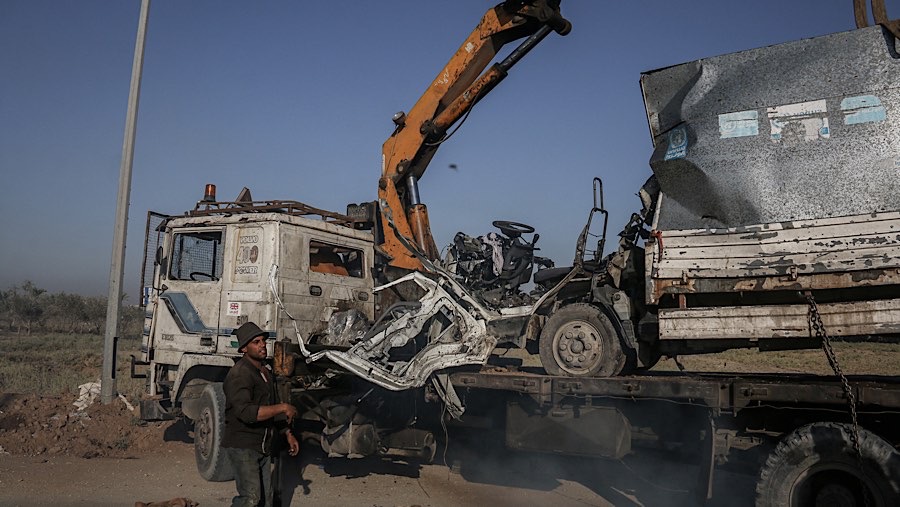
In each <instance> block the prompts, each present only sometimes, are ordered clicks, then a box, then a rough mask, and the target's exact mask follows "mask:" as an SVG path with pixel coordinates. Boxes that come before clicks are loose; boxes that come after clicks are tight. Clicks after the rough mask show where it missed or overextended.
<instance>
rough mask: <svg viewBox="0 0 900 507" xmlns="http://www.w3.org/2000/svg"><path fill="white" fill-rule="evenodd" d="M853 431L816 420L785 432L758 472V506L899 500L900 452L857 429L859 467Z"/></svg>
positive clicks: (877, 505) (884, 504) (883, 505)
mask: <svg viewBox="0 0 900 507" xmlns="http://www.w3.org/2000/svg"><path fill="white" fill-rule="evenodd" d="M852 431H853V430H852V426H851V425H849V424H839V423H831V422H819V423H813V424H809V425H806V426H803V427H800V428H798V429H797V430H795V431H794V432H793V433H791V434H790V435H788V436H787V437H785V438H784V439H783V440H782V441H781V442H780V443H779V444H778V446H777V447H776V448H775V450H774V451H772V453H771V454H770V455H769V457H768V459H767V460H766V464H765V465H764V466H763V468H762V470H761V471H760V475H759V482H758V483H757V484H756V505H757V507H774V506H782V505H791V506H805V505H836V506H859V507H862V506H864V505H865V506H871V507H888V506H891V505H900V453H898V452H897V451H896V450H894V448H893V446H891V445H890V444H889V443H887V442H885V441H884V440H882V439H881V438H879V437H878V436H876V435H875V434H873V433H871V432H869V431H866V430H864V429H860V430H859V439H860V442H859V444H860V450H861V451H862V467H860V460H859V458H858V456H857V454H856V450H855V449H854V448H853V444H852V443H851V440H850V435H851V434H852V433H851V432H852Z"/></svg>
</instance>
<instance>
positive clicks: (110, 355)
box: [100, 0, 150, 405]
mask: <svg viewBox="0 0 900 507" xmlns="http://www.w3.org/2000/svg"><path fill="white" fill-rule="evenodd" d="M149 13H150V0H141V14H140V18H139V20H138V30H137V41H136V42H135V44H134V61H133V63H132V66H131V88H130V90H129V92H128V112H127V113H126V115H125V140H124V141H123V143H122V165H121V166H120V168H119V196H118V198H117V200H116V222H115V224H114V226H113V244H112V256H111V258H110V266H109V295H108V296H107V306H106V334H105V336H104V339H103V376H102V378H101V381H100V401H102V402H103V404H104V405H109V404H110V403H112V401H113V398H114V397H115V396H116V342H117V341H118V339H119V327H120V324H119V313H121V310H122V279H123V277H124V267H125V237H126V232H127V228H128V204H129V200H130V198H131V166H132V163H133V162H134V135H135V131H136V128H137V111H138V99H139V98H140V95H141V71H142V69H143V67H144V41H145V40H146V38H147V17H148V15H149Z"/></svg>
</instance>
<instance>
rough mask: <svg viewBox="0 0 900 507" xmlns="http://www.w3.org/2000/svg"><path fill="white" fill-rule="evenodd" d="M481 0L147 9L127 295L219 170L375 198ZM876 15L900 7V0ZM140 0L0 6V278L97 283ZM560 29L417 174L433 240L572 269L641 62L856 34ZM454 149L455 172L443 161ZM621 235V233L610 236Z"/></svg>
mask: <svg viewBox="0 0 900 507" xmlns="http://www.w3.org/2000/svg"><path fill="white" fill-rule="evenodd" d="M494 3H495V2H492V1H490V0H456V1H452V2H446V1H444V2H438V1H425V0H386V1H378V2H371V1H366V2H348V1H345V2H300V1H268V2H237V1H208V0H207V1H176V0H155V1H154V2H153V4H152V6H151V12H150V23H149V29H148V38H147V48H146V54H145V62H144V78H143V84H142V95H141V103H140V111H139V116H138V129H137V144H136V151H135V159H134V179H133V188H132V194H131V211H130V215H129V228H128V247H127V261H126V278H125V289H126V291H127V292H128V294H129V298H128V301H131V302H135V301H137V300H138V294H137V290H138V289H137V286H138V281H139V268H140V266H139V264H140V259H141V257H140V256H141V250H142V245H143V229H144V219H145V214H146V211H147V210H148V209H152V210H156V211H160V212H164V213H172V214H178V213H181V212H183V211H185V210H187V209H189V208H191V207H193V205H194V203H195V202H196V201H197V200H198V199H199V198H200V197H202V192H203V186H204V184H206V183H215V184H216V185H217V186H218V191H219V198H220V199H230V198H233V197H236V196H237V193H238V192H239V191H240V189H241V187H243V186H247V187H249V188H250V189H251V190H252V192H253V196H254V197H255V198H257V199H293V200H299V201H304V202H307V203H309V204H312V205H314V206H318V207H322V208H327V209H333V210H335V211H343V210H344V207H345V205H346V204H347V203H348V202H361V201H368V200H372V199H374V198H375V196H376V183H377V180H378V176H379V173H380V163H381V154H380V150H381V144H382V142H383V141H384V140H385V139H386V138H387V137H388V136H389V135H390V133H391V128H392V124H391V121H390V118H391V115H393V114H394V113H395V112H396V111H399V110H408V109H409V108H410V107H411V106H412V105H413V104H414V103H415V101H416V100H417V99H418V97H419V95H420V94H421V93H422V91H423V90H424V89H425V87H426V86H427V85H428V84H429V83H430V82H431V80H432V79H433V78H434V76H435V75H436V74H437V72H438V71H439V70H440V69H441V68H442V67H443V65H444V64H445V63H446V61H447V59H448V58H449V57H450V55H451V54H452V53H453V52H454V51H455V50H456V48H457V47H458V46H459V44H460V43H461V42H462V40H463V39H464V37H465V36H466V35H467V34H468V33H469V31H470V30H471V29H472V28H473V27H474V26H475V24H476V22H477V21H478V20H479V19H480V17H481V15H482V14H483V13H484V11H485V10H486V9H487V8H489V7H490V6H492V5H493V4H494ZM887 4H888V12H889V13H890V14H892V15H893V16H894V17H897V16H898V15H900V5H898V4H900V0H889V1H888V2H887ZM139 9H140V1H139V0H81V1H78V2H64V1H51V0H2V1H0V171H2V175H3V181H4V184H3V197H2V199H0V212H2V216H3V217H4V218H5V221H6V223H5V224H4V225H3V227H0V245H2V248H0V266H2V267H0V288H8V287H9V286H11V285H13V284H17V283H20V282H22V281H24V280H26V279H30V280H33V281H34V282H35V283H37V284H38V285H39V286H41V287H44V288H46V289H49V290H51V291H60V290H64V291H68V292H77V293H82V294H91V295H102V294H105V293H106V286H107V282H108V278H109V260H110V252H111V248H112V231H113V218H114V210H115V203H116V192H117V187H118V177H119V165H120V160H121V150H122V135H123V134H122V133H123V126H124V122H125V109H126V103H127V98H128V86H129V79H130V74H131V62H132V55H133V51H134V43H135V35H136V28H137V22H138V13H139ZM562 11H563V14H564V15H565V16H566V17H567V18H568V19H569V20H570V21H571V22H572V24H573V30H572V33H571V34H570V35H568V36H567V37H560V36H558V35H556V34H551V35H550V36H549V37H548V38H547V39H546V40H545V41H544V42H543V43H542V44H541V45H539V46H538V47H537V48H536V49H535V50H534V51H533V52H532V53H531V54H530V55H528V56H527V57H526V58H525V59H524V60H523V61H522V62H520V64H519V65H518V66H516V67H515V68H513V70H512V72H511V73H510V76H509V77H508V78H507V79H506V80H505V81H504V82H503V83H502V84H501V85H500V86H499V87H498V88H497V89H495V90H494V91H493V93H492V94H491V95H489V96H488V97H487V98H486V99H485V100H483V101H482V102H481V103H480V104H479V105H478V106H477V107H476V108H475V110H474V112H473V113H472V115H471V117H470V118H469V119H468V121H467V122H466V124H465V125H463V127H462V128H461V129H460V130H459V132H458V133H457V134H456V135H455V136H454V137H453V139H452V140H451V141H449V142H447V143H445V144H444V145H443V147H442V148H441V150H440V151H439V152H438V154H437V156H436V157H435V159H434V161H433V162H432V164H431V167H430V169H429V171H428V172H427V173H426V174H425V176H424V178H423V179H422V181H421V182H420V191H421V194H422V198H423V201H424V202H425V203H427V204H428V206H429V212H430V215H431V218H432V226H433V228H434V235H435V239H436V241H437V243H438V246H439V247H443V246H444V245H446V244H447V243H448V242H449V241H450V240H451V239H452V237H453V234H454V233H455V232H456V231H458V230H461V231H465V232H467V233H469V234H473V235H477V234H482V233H485V232H488V231H489V230H491V225H490V224H491V221H493V220H495V219H505V220H514V221H519V222H525V223H529V224H532V225H534V226H535V227H536V228H537V231H538V232H539V233H540V234H541V240H540V241H539V243H538V245H539V246H541V247H542V251H541V254H543V255H545V256H549V257H551V258H553V259H554V260H556V261H557V264H559V265H562V264H566V263H568V262H570V260H571V258H572V256H573V253H574V244H575V240H576V236H577V234H578V232H579V230H580V228H581V227H582V226H583V223H584V220H585V219H586V216H587V212H588V211H589V207H590V204H591V178H592V177H594V176H600V177H602V178H603V179H604V183H605V188H606V201H607V207H608V208H609V209H610V212H611V214H610V228H611V236H614V234H615V232H617V231H618V230H619V229H620V227H621V226H622V225H623V224H624V222H625V221H626V220H627V217H628V216H629V215H630V214H631V213H632V212H633V211H635V210H636V209H637V208H638V207H639V201H638V199H637V198H636V197H635V192H636V191H637V190H638V188H639V187H640V185H641V183H643V181H644V180H645V179H646V178H647V177H648V176H649V175H650V169H649V166H648V164H647V161H648V159H649V157H650V153H651V143H650V136H649V133H648V128H647V124H646V117H645V113H644V109H643V103H642V101H641V95H640V88H639V86H638V78H639V75H640V72H641V71H646V70H652V69H655V68H660V67H665V66H669V65H674V64H678V63H681V62H685V61H689V60H694V59H698V58H702V57H708V56H715V55H720V54H724V53H730V52H734V51H739V50H744V49H751V48H755V47H761V46H766V45H771V44H777V43H781V42H786V41H789V40H795V39H800V38H806V37H813V36H817V35H823V34H826V33H831V32H838V31H844V30H850V29H852V28H853V27H854V22H853V14H852V2H851V0H756V1H753V2H747V1H728V2H725V1H712V0H708V1H696V2H671V1H665V0H653V1H651V0H641V1H631V2H621V1H601V0H563V2H562ZM450 164H455V165H456V167H457V169H456V170H453V169H450V168H449V166H450ZM613 239H614V238H613Z"/></svg>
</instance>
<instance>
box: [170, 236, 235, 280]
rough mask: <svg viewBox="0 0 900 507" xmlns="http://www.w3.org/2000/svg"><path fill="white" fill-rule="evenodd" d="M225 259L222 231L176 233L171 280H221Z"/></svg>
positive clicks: (173, 245)
mask: <svg viewBox="0 0 900 507" xmlns="http://www.w3.org/2000/svg"><path fill="white" fill-rule="evenodd" d="M223 259H224V256H223V248H222V231H203V232H183V233H176V234H175V239H174V242H173V244H172V263H171V266H170V268H169V280H192V281H195V282H209V281H216V280H219V279H221V278H222V263H223V262H222V261H223Z"/></svg>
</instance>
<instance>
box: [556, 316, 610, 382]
mask: <svg viewBox="0 0 900 507" xmlns="http://www.w3.org/2000/svg"><path fill="white" fill-rule="evenodd" d="M601 347H602V345H601V336H600V332H599V331H597V328H595V327H594V326H592V325H591V324H589V323H587V322H585V321H583V320H573V321H570V322H567V323H566V324H564V325H563V326H561V327H560V328H559V329H558V330H557V331H556V334H554V335H553V358H554V359H555V360H556V364H557V365H558V366H559V367H560V369H562V370H563V371H565V372H568V373H570V374H573V375H579V374H584V373H588V372H590V371H592V370H593V369H594V368H595V367H596V366H597V364H598V363H599V362H600V355H601V354H600V353H601Z"/></svg>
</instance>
